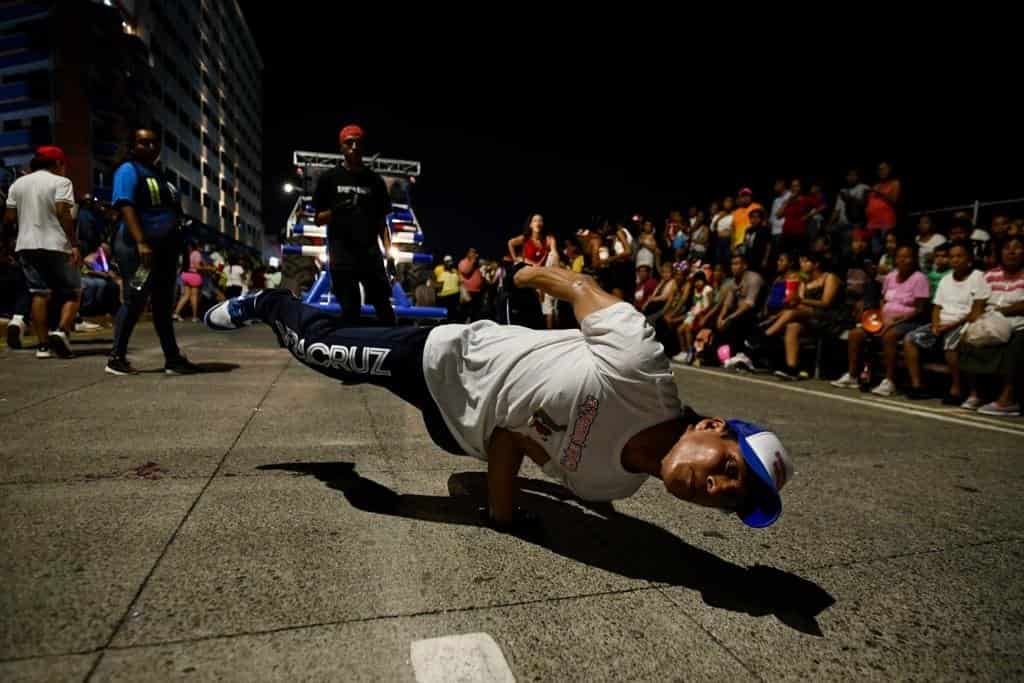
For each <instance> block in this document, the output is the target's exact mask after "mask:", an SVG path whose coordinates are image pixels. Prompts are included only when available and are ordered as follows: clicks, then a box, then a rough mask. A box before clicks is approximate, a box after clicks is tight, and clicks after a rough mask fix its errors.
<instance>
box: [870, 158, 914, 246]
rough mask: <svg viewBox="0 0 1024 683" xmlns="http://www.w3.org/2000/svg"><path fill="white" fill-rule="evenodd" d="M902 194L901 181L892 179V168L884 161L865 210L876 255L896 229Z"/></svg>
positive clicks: (879, 167)
mask: <svg viewBox="0 0 1024 683" xmlns="http://www.w3.org/2000/svg"><path fill="white" fill-rule="evenodd" d="M902 193H903V188H902V186H901V185H900V181H899V179H898V178H894V177H892V166H891V165H889V163H888V162H885V161H883V162H882V163H880V164H879V165H878V182H877V183H875V185H874V187H872V188H871V191H870V192H869V193H868V201H867V205H866V206H865V209H864V213H865V215H866V216H867V227H868V232H870V233H871V249H872V251H873V252H874V253H876V254H878V253H879V252H881V250H882V241H883V240H884V239H885V235H886V234H887V233H888V232H889V231H890V230H892V229H893V228H895V227H896V224H897V217H896V216H897V210H898V208H899V205H900V198H901V196H902ZM908 237H909V236H908Z"/></svg>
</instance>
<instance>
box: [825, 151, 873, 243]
mask: <svg viewBox="0 0 1024 683" xmlns="http://www.w3.org/2000/svg"><path fill="white" fill-rule="evenodd" d="M870 191H871V188H870V187H868V185H867V184H866V183H864V182H861V179H860V171H858V170H857V169H855V168H851V169H850V170H849V171H847V172H846V187H844V188H843V189H841V190H839V196H838V197H837V198H836V205H835V208H834V209H833V210H832V217H831V218H830V219H829V227H830V232H832V234H833V236H835V237H840V238H841V239H842V242H841V245H842V251H843V253H844V254H845V253H846V252H847V251H848V250H849V248H848V243H849V241H850V240H849V239H847V234H852V231H854V230H859V229H861V228H863V227H864V224H865V222H866V221H867V214H866V213H865V207H866V205H867V196H868V192H870Z"/></svg>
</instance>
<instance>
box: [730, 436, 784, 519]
mask: <svg viewBox="0 0 1024 683" xmlns="http://www.w3.org/2000/svg"><path fill="white" fill-rule="evenodd" d="M726 424H727V425H729V428H730V429H732V431H733V432H735V433H736V437H737V440H738V441H739V444H740V453H742V454H743V459H744V460H745V461H746V463H747V472H748V473H749V474H751V475H753V476H752V477H749V478H748V479H747V481H748V482H749V484H748V491H747V500H746V505H744V507H743V509H742V510H740V511H739V513H738V514H739V517H740V519H742V520H743V523H744V524H746V525H747V526H752V527H755V528H763V527H766V526H771V525H772V524H774V523H775V520H777V519H778V518H779V515H780V514H782V498H780V497H779V491H781V490H782V487H783V486H785V485H786V482H787V481H789V480H790V479H791V478H792V477H793V461H792V460H790V458H789V453H787V452H786V448H785V447H784V446H783V445H782V442H781V441H780V440H779V437H778V436H776V435H775V433H774V432H769V431H768V430H767V429H765V428H764V427H761V426H760V425H756V424H753V423H750V422H744V421H742V420H727V421H726Z"/></svg>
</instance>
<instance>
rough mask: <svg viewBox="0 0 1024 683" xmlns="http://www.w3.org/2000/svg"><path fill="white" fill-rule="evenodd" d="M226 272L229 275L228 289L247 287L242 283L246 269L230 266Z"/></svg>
mask: <svg viewBox="0 0 1024 683" xmlns="http://www.w3.org/2000/svg"><path fill="white" fill-rule="evenodd" d="M225 272H226V273H227V274H228V284H227V285H226V286H228V287H242V286H244V285H245V283H244V282H242V275H243V274H244V273H245V268H243V267H242V266H228V267H227V268H225Z"/></svg>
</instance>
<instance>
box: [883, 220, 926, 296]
mask: <svg viewBox="0 0 1024 683" xmlns="http://www.w3.org/2000/svg"><path fill="white" fill-rule="evenodd" d="M898 248H899V240H897V239H896V233H894V232H890V233H889V234H888V235H886V236H885V253H884V254H882V255H881V256H880V257H879V258H878V268H877V269H875V281H876V282H878V283H880V284H881V283H884V282H885V278H886V277H888V275H889V273H891V272H892V271H893V270H894V269H895V268H896V250H897V249H898ZM915 251H916V249H915ZM920 265H921V264H920V259H918V268H920Z"/></svg>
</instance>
